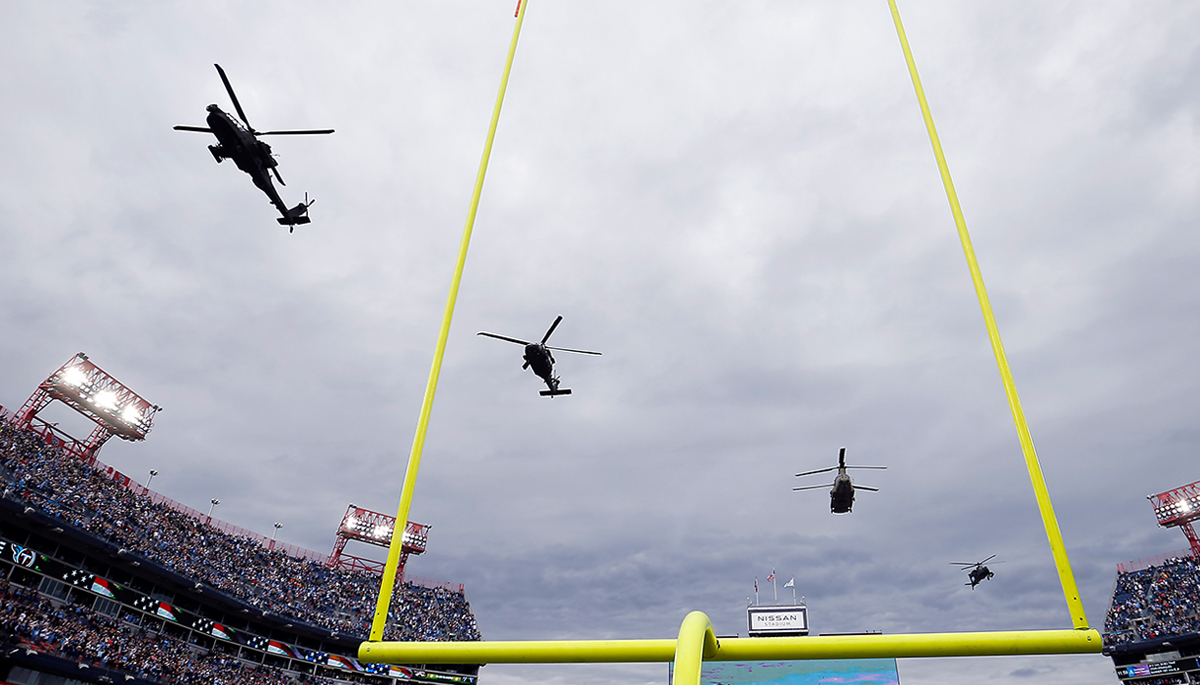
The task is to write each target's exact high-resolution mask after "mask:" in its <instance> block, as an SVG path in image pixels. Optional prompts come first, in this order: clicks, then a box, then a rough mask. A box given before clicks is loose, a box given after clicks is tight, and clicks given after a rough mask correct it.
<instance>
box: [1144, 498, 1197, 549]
mask: <svg viewBox="0 0 1200 685" xmlns="http://www.w3.org/2000/svg"><path fill="white" fill-rule="evenodd" d="M1146 499H1148V500H1150V503H1151V505H1153V506H1154V517H1155V518H1156V519H1158V525H1159V526H1162V527H1163V528H1178V529H1179V530H1181V531H1183V535H1184V537H1186V538H1187V539H1188V544H1190V545H1191V547H1192V555H1193V556H1196V557H1200V536H1197V535H1196V531H1195V529H1193V528H1192V522H1194V521H1200V481H1196V482H1195V483H1190V484H1188V485H1183V486H1180V487H1177V488H1175V489H1174V490H1168V491H1166V492H1160V493H1158V494H1157V495H1146Z"/></svg>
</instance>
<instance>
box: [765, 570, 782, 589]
mask: <svg viewBox="0 0 1200 685" xmlns="http://www.w3.org/2000/svg"><path fill="white" fill-rule="evenodd" d="M767 580H775V569H771V575H769V576H767ZM785 587H786V586H785Z"/></svg>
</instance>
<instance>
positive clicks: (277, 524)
mask: <svg viewBox="0 0 1200 685" xmlns="http://www.w3.org/2000/svg"><path fill="white" fill-rule="evenodd" d="M274 526H275V532H274V533H271V542H272V543H274V542H275V536H276V535H279V529H280V528H283V524H282V523H280V522H279V521H276V522H275V523H274Z"/></svg>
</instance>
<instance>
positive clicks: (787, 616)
mask: <svg viewBox="0 0 1200 685" xmlns="http://www.w3.org/2000/svg"><path fill="white" fill-rule="evenodd" d="M746 620H747V622H748V623H749V627H750V637H762V636H764V635H808V607H804V606H794V607H749V608H748V609H746Z"/></svg>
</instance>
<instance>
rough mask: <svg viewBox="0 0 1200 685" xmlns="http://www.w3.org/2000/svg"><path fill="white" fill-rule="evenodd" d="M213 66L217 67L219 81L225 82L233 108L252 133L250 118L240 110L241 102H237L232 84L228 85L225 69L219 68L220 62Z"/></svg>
mask: <svg viewBox="0 0 1200 685" xmlns="http://www.w3.org/2000/svg"><path fill="white" fill-rule="evenodd" d="M213 66H214V67H216V68H217V73H218V74H220V75H221V82H222V83H224V84H225V90H226V91H227V92H228V93H229V99H230V100H233V108H234V109H236V110H237V113H238V116H239V117H241V118H242V121H243V122H245V124H246V128H248V129H250V131H251V132H252V133H253V132H254V127H253V126H251V125H250V120H249V119H247V118H246V113H245V112H243V111H242V103H240V102H238V99H237V93H234V92H233V86H231V85H229V77H228V76H226V75H225V70H224V69H222V68H221V65H220V64H214V65H213Z"/></svg>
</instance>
